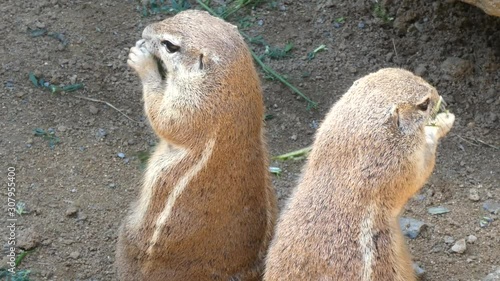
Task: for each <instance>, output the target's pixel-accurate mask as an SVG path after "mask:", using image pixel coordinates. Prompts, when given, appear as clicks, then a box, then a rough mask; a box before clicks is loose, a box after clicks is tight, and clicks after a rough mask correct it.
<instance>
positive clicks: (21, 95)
mask: <svg viewBox="0 0 500 281" xmlns="http://www.w3.org/2000/svg"><path fill="white" fill-rule="evenodd" d="M23 96H24V93H23V92H17V93H16V97H18V98H22V97H23Z"/></svg>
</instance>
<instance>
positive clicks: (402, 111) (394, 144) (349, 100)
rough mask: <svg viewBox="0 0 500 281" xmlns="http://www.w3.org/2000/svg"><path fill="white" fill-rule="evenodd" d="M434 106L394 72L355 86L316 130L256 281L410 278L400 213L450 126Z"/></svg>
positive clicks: (430, 95) (425, 87)
mask: <svg viewBox="0 0 500 281" xmlns="http://www.w3.org/2000/svg"><path fill="white" fill-rule="evenodd" d="M441 101H442V99H441V97H440V96H439V95H438V93H437V91H436V89H434V88H433V87H432V86H431V85H429V84H428V83H427V82H425V81H424V80H423V79H421V78H420V77H417V76H415V75H413V74H412V73H410V72H408V71H406V70H402V69H394V68H388V69H382V70H380V71H377V72H375V73H372V74H369V75H367V76H365V77H363V78H361V79H359V80H357V81H356V82H354V84H353V86H352V87H351V88H350V89H349V91H348V92H347V93H346V94H345V95H344V96H343V97H342V98H341V99H340V100H339V101H338V102H337V103H336V104H335V105H334V106H333V108H332V109H331V110H330V112H329V113H328V115H327V116H326V119H325V120H324V122H323V124H321V126H320V128H319V129H318V132H317V134H316V138H315V141H314V144H313V146H312V151H311V153H310V155H309V158H308V162H307V164H306V166H305V169H304V172H303V174H302V177H301V179H300V181H299V184H298V186H297V188H296V189H295V190H294V192H293V194H292V196H291V198H290V200H289V202H288V204H287V206H286V207H285V209H284V211H283V213H282V214H281V216H280V217H279V219H278V223H277V227H276V231H275V237H274V238H273V240H272V242H271V246H270V249H269V253H268V257H267V260H266V270H265V275H264V280H266V281H271V280H272V281H275V280H287V281H294V280H339V281H340V280H349V281H370V280H372V281H384V280H387V281H389V280H390V281H412V280H415V275H414V272H413V267H412V262H411V258H410V255H409V253H408V251H407V250H406V247H405V241H404V238H403V236H402V233H401V231H400V229H399V222H398V216H399V214H400V212H401V210H402V209H403V207H404V205H405V204H406V202H407V201H408V199H409V198H410V197H411V196H413V195H414V194H415V193H416V192H417V191H418V190H419V189H420V188H421V187H422V186H423V185H424V183H425V182H426V180H427V179H428V178H429V176H430V175H431V173H432V170H433V168H434V163H435V158H436V149H437V144H438V140H439V139H440V138H442V137H444V136H445V135H446V134H447V133H448V131H449V130H450V128H451V127H452V125H453V122H454V119H455V117H454V115H453V114H451V113H439V114H437V108H439V107H440V104H441ZM431 123H432V126H430V124H431Z"/></svg>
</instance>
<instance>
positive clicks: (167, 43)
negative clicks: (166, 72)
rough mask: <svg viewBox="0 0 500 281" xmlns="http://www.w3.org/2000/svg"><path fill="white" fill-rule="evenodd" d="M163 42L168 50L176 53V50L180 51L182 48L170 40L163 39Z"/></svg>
mask: <svg viewBox="0 0 500 281" xmlns="http://www.w3.org/2000/svg"><path fill="white" fill-rule="evenodd" d="M161 44H162V45H163V46H165V48H167V51H168V52H169V53H175V52H177V51H179V49H180V48H181V47H180V46H177V45H174V44H173V43H172V42H170V41H168V40H163V41H161Z"/></svg>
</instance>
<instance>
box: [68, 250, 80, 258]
mask: <svg viewBox="0 0 500 281" xmlns="http://www.w3.org/2000/svg"><path fill="white" fill-rule="evenodd" d="M69 257H70V258H72V259H74V260H76V259H78V258H79V257H80V252H78V251H74V252H71V253H70V254H69Z"/></svg>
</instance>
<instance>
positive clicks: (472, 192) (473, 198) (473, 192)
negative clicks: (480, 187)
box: [469, 188, 481, 202]
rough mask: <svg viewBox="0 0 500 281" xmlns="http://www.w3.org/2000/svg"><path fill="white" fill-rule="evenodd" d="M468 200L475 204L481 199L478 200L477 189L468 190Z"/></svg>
mask: <svg viewBox="0 0 500 281" xmlns="http://www.w3.org/2000/svg"><path fill="white" fill-rule="evenodd" d="M469 199H470V200H471V201H474V202H477V201H479V199H481V198H479V192H478V191H477V189H475V188H471V189H469Z"/></svg>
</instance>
